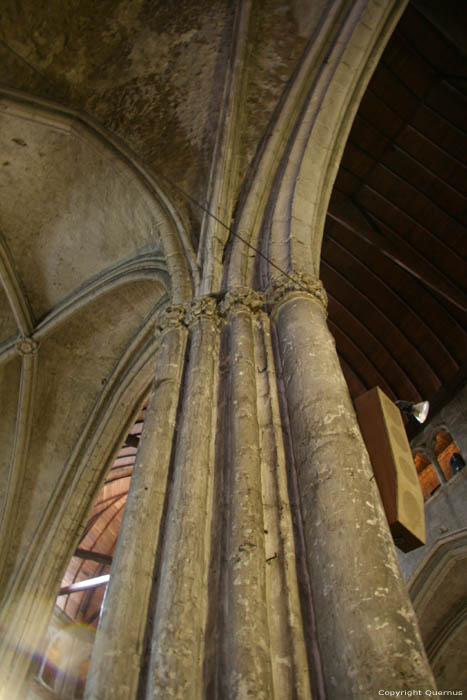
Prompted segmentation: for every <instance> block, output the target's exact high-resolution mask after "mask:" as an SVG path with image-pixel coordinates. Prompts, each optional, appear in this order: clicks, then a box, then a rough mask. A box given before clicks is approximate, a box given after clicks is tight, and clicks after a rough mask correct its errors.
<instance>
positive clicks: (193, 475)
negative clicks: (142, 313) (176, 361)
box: [144, 297, 220, 700]
mask: <svg viewBox="0 0 467 700" xmlns="http://www.w3.org/2000/svg"><path fill="white" fill-rule="evenodd" d="M188 321H189V326H190V348H189V361H188V366H187V373H186V378H185V382H184V395H183V404H182V408H181V413H180V420H179V430H178V434H177V438H176V442H175V444H174V451H175V457H174V460H175V461H174V476H173V485H172V490H171V495H170V499H169V502H168V511H167V519H166V534H165V542H164V549H163V556H162V560H161V568H160V573H159V581H158V587H157V595H156V596H155V599H156V606H155V612H154V626H153V630H152V635H151V636H152V640H151V646H152V651H151V661H150V666H149V674H148V681H147V685H146V694H145V695H144V697H145V698H148V700H149V698H158V699H160V700H169V698H177V699H178V700H199V699H200V698H203V697H205V696H206V693H205V685H206V684H207V683H208V682H209V679H208V678H206V674H205V662H206V653H205V648H206V644H207V643H208V640H207V638H206V627H207V623H208V613H209V605H210V604H211V605H215V603H216V601H215V598H214V597H213V599H211V598H210V586H209V573H210V566H211V556H212V553H211V549H212V538H213V537H214V536H215V529H216V524H214V527H213V485H214V459H215V432H216V422H217V382H218V370H219V336H220V333H219V316H218V314H217V308H216V302H215V300H214V299H212V298H210V297H201V298H200V299H198V300H196V301H195V302H194V304H193V306H192V309H191V312H190V314H189V316H188Z"/></svg>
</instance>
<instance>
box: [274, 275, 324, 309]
mask: <svg viewBox="0 0 467 700" xmlns="http://www.w3.org/2000/svg"><path fill="white" fill-rule="evenodd" d="M303 295H305V296H311V297H313V299H316V300H317V301H319V302H320V304H321V305H322V306H323V308H324V310H325V311H326V310H327V306H328V297H327V294H326V291H325V289H324V287H323V284H322V282H321V281H320V280H318V279H316V278H315V277H313V276H312V275H310V274H308V273H307V272H292V273H291V274H290V276H288V275H280V276H279V277H276V278H275V279H273V280H272V282H271V284H270V285H269V289H268V291H267V299H268V305H269V308H270V309H271V311H274V310H275V309H276V308H277V307H278V306H280V305H281V304H283V303H284V302H285V301H287V300H288V299H291V298H293V297H295V296H303Z"/></svg>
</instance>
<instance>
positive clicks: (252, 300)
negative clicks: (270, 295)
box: [220, 287, 266, 316]
mask: <svg viewBox="0 0 467 700" xmlns="http://www.w3.org/2000/svg"><path fill="white" fill-rule="evenodd" d="M265 304H266V297H265V295H264V294H262V293H261V292H255V291H254V290H253V289H250V287H233V289H231V290H230V291H228V292H227V294H226V295H225V297H224V300H223V301H222V304H221V309H220V310H221V313H222V315H223V316H228V315H229V314H230V313H231V312H232V310H233V309H236V308H238V307H243V308H244V309H248V311H251V312H252V313H257V312H258V311H264V310H265Z"/></svg>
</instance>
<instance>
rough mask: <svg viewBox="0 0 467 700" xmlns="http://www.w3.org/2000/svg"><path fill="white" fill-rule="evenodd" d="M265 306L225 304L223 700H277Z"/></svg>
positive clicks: (242, 299)
mask: <svg viewBox="0 0 467 700" xmlns="http://www.w3.org/2000/svg"><path fill="white" fill-rule="evenodd" d="M262 305H263V300H262V298H261V297H260V296H259V295H255V293H254V292H253V291H251V290H247V289H240V290H239V289H236V290H234V292H233V293H232V292H229V293H228V294H227V296H226V299H225V301H224V313H226V314H227V317H228V320H227V328H226V333H227V334H228V348H229V370H230V371H229V388H228V396H229V397H230V401H229V406H228V408H227V417H226V418H227V419H226V434H227V435H228V446H227V449H226V450H225V458H226V465H227V473H226V483H225V486H224V488H225V496H226V498H225V501H224V503H225V510H226V536H225V548H226V551H225V560H226V570H225V572H224V577H225V589H224V590H225V610H226V614H225V620H224V625H223V626H224V634H225V644H224V658H223V667H224V669H225V673H224V676H223V679H222V690H221V696H222V697H226V698H246V697H252V698H253V697H254V698H257V699H258V700H269V698H273V697H274V694H273V687H272V670H271V658H270V653H269V629H268V614H267V613H268V611H267V599H266V580H265V574H266V554H265V537H264V534H265V533H264V529H265V528H264V520H263V502H262V484H261V450H260V441H259V426H258V400H257V387H256V376H257V368H256V358H255V343H254V327H253V325H254V315H253V314H254V311H255V310H258V309H259V308H261V307H262Z"/></svg>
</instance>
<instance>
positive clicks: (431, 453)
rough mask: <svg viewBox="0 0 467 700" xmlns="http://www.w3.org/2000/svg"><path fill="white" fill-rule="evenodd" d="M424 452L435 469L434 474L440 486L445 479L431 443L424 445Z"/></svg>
mask: <svg viewBox="0 0 467 700" xmlns="http://www.w3.org/2000/svg"><path fill="white" fill-rule="evenodd" d="M425 453H426V456H427V457H428V459H429V460H430V462H431V464H432V466H433V469H434V470H435V474H436V476H437V477H438V481H439V483H440V486H442V485H443V484H445V483H446V481H447V479H446V477H445V476H444V472H443V470H442V469H441V465H440V463H439V462H438V458H437V456H436V454H435V451H434V449H433V447H432V446H431V445H427V446H426V447H425Z"/></svg>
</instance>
